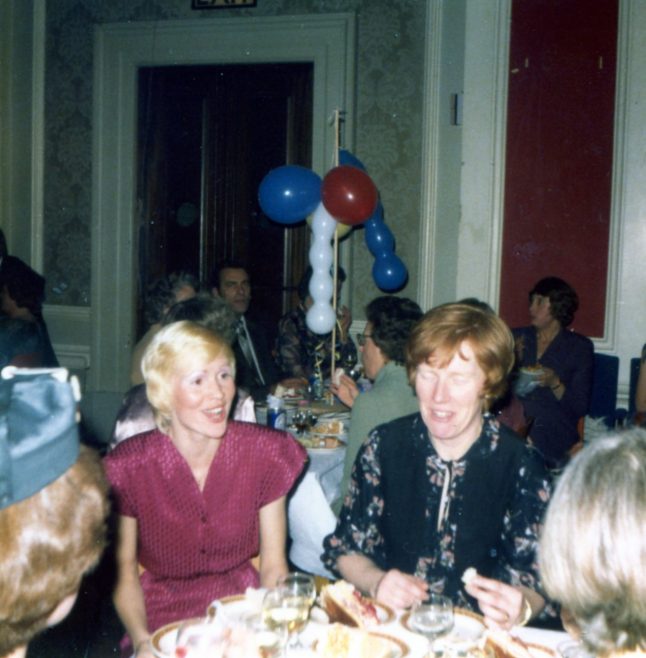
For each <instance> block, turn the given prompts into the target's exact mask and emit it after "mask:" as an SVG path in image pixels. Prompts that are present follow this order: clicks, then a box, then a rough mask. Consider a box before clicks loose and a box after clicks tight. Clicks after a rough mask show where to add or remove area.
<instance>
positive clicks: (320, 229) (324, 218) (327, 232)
mask: <svg viewBox="0 0 646 658" xmlns="http://www.w3.org/2000/svg"><path fill="white" fill-rule="evenodd" d="M335 227H336V221H335V219H334V217H332V215H330V213H329V212H328V211H327V210H326V208H325V206H324V205H323V204H322V203H319V205H318V206H317V208H316V210H315V211H314V214H313V215H312V233H313V234H314V240H322V241H324V242H325V243H326V244H329V243H330V240H332V236H333V235H334V229H335Z"/></svg>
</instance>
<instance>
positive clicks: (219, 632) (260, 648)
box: [151, 618, 280, 658]
mask: <svg viewBox="0 0 646 658" xmlns="http://www.w3.org/2000/svg"><path fill="white" fill-rule="evenodd" d="M151 642H152V646H153V653H154V654H155V656H157V658H192V657H193V656H195V657H196V658H198V657H202V656H205V655H213V656H223V655H224V656H226V655H240V656H259V657H260V658H274V656H277V655H278V654H279V653H280V638H279V637H278V635H277V634H276V633H273V632H271V631H264V630H263V631H253V630H251V629H249V628H247V627H245V626H243V625H233V626H221V625H218V624H215V623H210V622H209V621H207V620H206V619H204V618H193V619H185V620H183V621H176V622H173V623H171V624H166V626H162V627H161V628H159V629H157V631H155V633H153V636H152V638H151Z"/></svg>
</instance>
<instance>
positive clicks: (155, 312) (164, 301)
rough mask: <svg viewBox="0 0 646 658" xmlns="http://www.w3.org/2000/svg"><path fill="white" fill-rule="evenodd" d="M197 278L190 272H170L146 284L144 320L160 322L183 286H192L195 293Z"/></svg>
mask: <svg viewBox="0 0 646 658" xmlns="http://www.w3.org/2000/svg"><path fill="white" fill-rule="evenodd" d="M199 287H200V282H199V279H198V278H197V277H196V276H195V275H193V274H191V273H190V272H184V271H181V272H172V273H171V274H167V275H166V276H163V277H161V278H159V279H157V280H156V281H153V283H151V284H150V286H148V290H147V291H146V309H145V315H146V322H147V323H148V324H149V325H153V324H157V323H158V322H161V320H162V318H163V317H164V314H165V313H166V312H167V311H168V309H169V308H170V307H171V306H172V305H173V304H175V303H176V302H177V301H178V297H177V295H178V293H180V291H182V289H184V288H193V290H194V291H195V292H196V293H197V291H198V290H199Z"/></svg>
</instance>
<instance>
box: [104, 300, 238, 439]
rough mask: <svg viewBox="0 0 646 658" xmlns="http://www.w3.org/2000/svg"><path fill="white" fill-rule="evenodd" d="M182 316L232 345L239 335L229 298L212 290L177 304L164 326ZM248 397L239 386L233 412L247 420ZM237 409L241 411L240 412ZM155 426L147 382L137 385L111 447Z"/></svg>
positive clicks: (123, 406)
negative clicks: (224, 297) (244, 409)
mask: <svg viewBox="0 0 646 658" xmlns="http://www.w3.org/2000/svg"><path fill="white" fill-rule="evenodd" d="M180 320H190V321H191V322H196V323H197V324H200V325H202V326H203V327H206V328H207V329H210V330H211V331H213V332H214V333H216V334H218V335H219V336H221V337H222V338H224V340H225V341H226V342H227V343H228V344H229V345H231V343H232V342H233V340H234V339H235V325H236V322H237V318H236V316H235V314H234V313H233V311H232V310H231V308H230V307H229V305H228V304H227V303H226V302H224V301H223V300H221V299H218V298H217V297H212V296H211V295H209V294H208V293H200V294H198V295H196V296H195V297H190V298H189V299H185V300H184V301H182V302H177V304H173V305H172V306H171V307H170V309H169V310H168V312H167V313H166V315H164V317H163V319H162V322H161V326H166V325H168V324H171V323H172V322H178V321H180ZM247 398H248V394H247V393H244V392H243V393H242V395H241V394H240V391H239V390H238V404H237V405H236V410H235V412H234V415H233V417H234V419H235V420H246V418H242V417H241V414H242V408H243V407H242V405H243V404H244V401H245V400H246V399H247ZM236 412H239V413H237V414H236ZM155 427H156V425H155V416H154V413H153V408H152V407H151V406H150V403H149V402H148V398H147V397H146V385H145V384H138V385H137V386H133V387H132V388H131V389H130V390H129V391H128V392H127V393H126V395H125V397H124V399H123V402H122V403H121V407H120V408H119V411H118V413H117V419H116V422H115V425H114V429H113V430H112V439H111V441H110V446H109V449H110V450H111V449H112V448H114V447H115V446H116V445H117V443H120V442H121V441H123V440H124V439H129V438H130V437H131V436H135V435H136V434H141V433H142V432H147V431H148V430H152V429H155Z"/></svg>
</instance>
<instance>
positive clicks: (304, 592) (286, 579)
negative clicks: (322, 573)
mask: <svg viewBox="0 0 646 658" xmlns="http://www.w3.org/2000/svg"><path fill="white" fill-rule="evenodd" d="M278 585H279V586H280V587H284V588H287V589H288V590H289V591H290V592H291V593H292V594H293V595H294V596H295V597H298V598H303V599H304V600H305V604H306V605H307V618H306V620H305V624H306V623H307V619H309V613H310V610H311V608H312V606H313V605H314V601H315V600H316V583H315V582H314V576H310V575H309V574H307V573H302V572H300V571H294V572H292V573H288V574H287V575H286V576H283V577H282V578H280V579H279V581H278ZM305 624H303V625H302V626H301V627H300V628H297V629H296V631H295V633H294V634H293V635H292V634H290V637H295V638H296V639H295V642H294V646H295V647H300V648H302V646H303V645H302V643H301V636H300V634H301V632H302V630H303V628H304V626H305Z"/></svg>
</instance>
